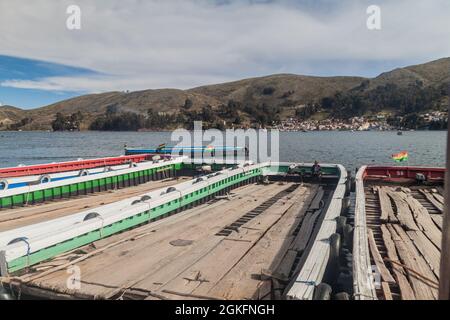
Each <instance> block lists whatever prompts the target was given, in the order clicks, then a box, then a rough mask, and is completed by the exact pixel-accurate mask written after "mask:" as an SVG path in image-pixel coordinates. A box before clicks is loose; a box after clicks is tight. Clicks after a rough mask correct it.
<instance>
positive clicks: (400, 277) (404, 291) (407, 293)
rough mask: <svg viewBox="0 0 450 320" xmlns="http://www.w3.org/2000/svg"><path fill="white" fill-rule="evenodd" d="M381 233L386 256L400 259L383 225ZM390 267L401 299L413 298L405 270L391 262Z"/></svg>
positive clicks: (395, 259) (391, 258) (394, 259)
mask: <svg viewBox="0 0 450 320" xmlns="http://www.w3.org/2000/svg"><path fill="white" fill-rule="evenodd" d="M381 234H382V237H383V242H384V245H385V247H386V253H387V256H388V258H389V259H390V260H392V261H400V259H399V257H398V255H397V251H396V249H395V244H394V242H393V241H392V237H391V234H390V232H389V230H388V228H387V227H386V226H385V225H381ZM391 267H392V271H393V273H394V278H395V279H396V280H397V285H398V287H399V289H400V295H401V299H402V300H415V299H416V296H415V295H414V291H413V289H412V288H411V285H410V284H409V282H408V279H406V277H405V270H404V269H403V268H402V267H401V266H399V265H397V264H392V265H391Z"/></svg>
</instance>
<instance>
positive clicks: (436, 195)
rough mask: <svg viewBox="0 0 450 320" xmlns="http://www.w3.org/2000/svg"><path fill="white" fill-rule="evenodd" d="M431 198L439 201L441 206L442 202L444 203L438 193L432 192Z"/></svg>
mask: <svg viewBox="0 0 450 320" xmlns="http://www.w3.org/2000/svg"><path fill="white" fill-rule="evenodd" d="M433 197H434V198H435V199H436V200H437V201H439V202H440V203H441V204H442V205H444V202H445V200H444V197H443V196H441V195H440V194H439V193H436V192H433Z"/></svg>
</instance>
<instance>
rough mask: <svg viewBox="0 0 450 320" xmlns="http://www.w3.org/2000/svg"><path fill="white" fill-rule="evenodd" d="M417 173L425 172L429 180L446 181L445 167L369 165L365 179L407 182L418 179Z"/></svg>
mask: <svg viewBox="0 0 450 320" xmlns="http://www.w3.org/2000/svg"><path fill="white" fill-rule="evenodd" d="M416 174H423V175H424V176H425V177H426V179H427V181H429V182H436V183H439V182H444V179H445V168H427V167H399V166H368V167H367V168H366V170H365V172H364V176H363V178H364V180H376V181H386V182H397V183H406V182H413V181H416Z"/></svg>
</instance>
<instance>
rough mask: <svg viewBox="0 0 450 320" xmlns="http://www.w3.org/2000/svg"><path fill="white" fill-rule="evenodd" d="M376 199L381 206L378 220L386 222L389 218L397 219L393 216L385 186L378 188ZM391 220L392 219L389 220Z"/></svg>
mask: <svg viewBox="0 0 450 320" xmlns="http://www.w3.org/2000/svg"><path fill="white" fill-rule="evenodd" d="M378 199H379V201H380V207H381V216H380V220H381V221H382V222H387V221H388V220H389V218H390V217H391V219H395V220H396V221H397V218H395V215H394V210H393V209H392V204H391V199H390V198H389V196H388V195H387V192H386V187H379V188H378ZM391 222H393V221H391Z"/></svg>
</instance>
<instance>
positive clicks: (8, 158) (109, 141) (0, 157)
mask: <svg viewBox="0 0 450 320" xmlns="http://www.w3.org/2000/svg"><path fill="white" fill-rule="evenodd" d="M170 136H171V133H170V132H0V167H10V166H17V165H18V164H39V163H47V162H56V161H67V160H74V159H77V158H95V157H103V156H116V155H120V154H123V147H124V144H125V143H126V144H127V145H128V146H130V147H147V148H148V147H155V146H157V145H158V144H160V143H164V142H165V143H167V144H172V143H171V141H170ZM446 137H447V135H446V132H444V131H416V132H405V133H404V134H403V136H398V135H397V133H396V132H281V133H280V160H281V161H289V162H311V161H314V160H316V159H317V160H319V161H320V162H327V163H340V164H343V165H344V166H345V167H346V168H347V169H348V170H354V169H355V168H357V167H359V166H361V165H363V164H389V165H392V164H393V161H392V159H391V155H392V154H393V153H397V152H400V151H404V150H406V151H408V152H409V157H410V158H409V161H408V163H407V164H408V165H426V166H444V165H445V150H446V140H447V139H446ZM404 164H406V163H404Z"/></svg>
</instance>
